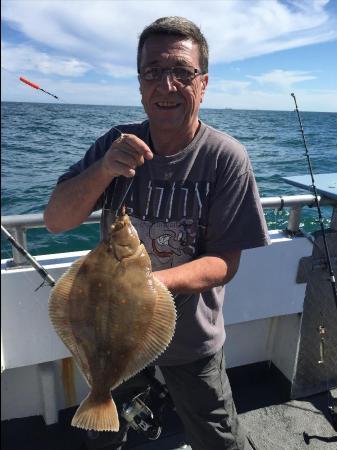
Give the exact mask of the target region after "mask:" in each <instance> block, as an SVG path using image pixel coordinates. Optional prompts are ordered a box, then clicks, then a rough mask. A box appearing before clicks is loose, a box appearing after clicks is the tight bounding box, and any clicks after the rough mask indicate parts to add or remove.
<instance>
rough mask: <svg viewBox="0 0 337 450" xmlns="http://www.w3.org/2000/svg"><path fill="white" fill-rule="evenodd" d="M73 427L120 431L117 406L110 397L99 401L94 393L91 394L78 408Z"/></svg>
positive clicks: (72, 423)
mask: <svg viewBox="0 0 337 450" xmlns="http://www.w3.org/2000/svg"><path fill="white" fill-rule="evenodd" d="M71 425H72V426H73V427H78V428H83V429H84V430H95V431H118V430H119V420H118V413H117V408H116V404H115V402H114V401H113V399H112V398H111V396H110V395H109V397H106V398H104V399H103V400H102V399H100V400H97V398H95V397H94V395H93V394H92V393H89V395H88V396H87V397H86V398H85V399H84V400H83V401H82V403H81V404H80V406H79V407H78V409H77V411H76V413H75V415H74V417H73V420H72V421H71Z"/></svg>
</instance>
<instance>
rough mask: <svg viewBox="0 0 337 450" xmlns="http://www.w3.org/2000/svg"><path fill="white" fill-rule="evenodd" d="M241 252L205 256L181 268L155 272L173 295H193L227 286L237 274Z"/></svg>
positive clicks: (234, 251)
mask: <svg viewBox="0 0 337 450" xmlns="http://www.w3.org/2000/svg"><path fill="white" fill-rule="evenodd" d="M240 256H241V250H233V251H228V252H225V253H223V254H222V255H221V256H211V255H205V256H202V257H201V258H198V259H195V260H193V261H190V262H188V263H185V264H182V265H181V266H177V267H172V268H171V269H165V270H160V271H158V272H154V275H155V277H156V278H158V279H159V280H160V281H161V282H162V283H164V284H165V286H166V287H167V288H168V289H169V290H170V291H171V292H172V294H178V293H179V294H193V293H198V292H203V291H206V290H208V289H210V288H212V287H215V286H221V285H224V284H227V283H228V282H229V281H230V280H231V279H232V278H233V277H234V275H235V274H236V272H237V270H238V268H239V264H240Z"/></svg>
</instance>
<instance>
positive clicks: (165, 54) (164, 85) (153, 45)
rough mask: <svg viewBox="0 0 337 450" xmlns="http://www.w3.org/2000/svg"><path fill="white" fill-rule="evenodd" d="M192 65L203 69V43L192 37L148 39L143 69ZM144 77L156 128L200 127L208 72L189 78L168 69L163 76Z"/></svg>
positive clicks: (148, 109)
mask: <svg viewBox="0 0 337 450" xmlns="http://www.w3.org/2000/svg"><path fill="white" fill-rule="evenodd" d="M176 66H179V67H192V68H193V69H200V63H199V47H198V45H197V44H196V43H194V42H193V41H192V40H190V39H181V38H179V37H177V36H165V35H164V36H155V37H150V38H149V39H147V40H146V41H145V44H144V47H143V49H142V53H141V59H140V71H141V73H142V71H144V70H147V69H148V68H151V67H160V68H166V69H169V68H172V67H176ZM139 80H140V92H141V95H142V103H143V106H144V109H145V112H146V113H147V115H148V118H149V121H150V126H151V129H152V130H153V131H154V130H156V131H172V132H179V130H184V131H185V132H186V131H188V130H191V131H193V132H195V131H196V127H197V126H198V113H199V108H200V103H201V102H202V99H203V97H204V93H205V89H206V86H207V82H208V76H207V75H197V76H196V77H195V78H193V79H192V80H189V81H187V82H186V81H185V82H182V81H178V80H175V79H174V78H173V77H172V75H171V74H168V73H164V74H163V77H162V79H160V80H152V81H148V80H143V79H142V78H141V77H140V78H139Z"/></svg>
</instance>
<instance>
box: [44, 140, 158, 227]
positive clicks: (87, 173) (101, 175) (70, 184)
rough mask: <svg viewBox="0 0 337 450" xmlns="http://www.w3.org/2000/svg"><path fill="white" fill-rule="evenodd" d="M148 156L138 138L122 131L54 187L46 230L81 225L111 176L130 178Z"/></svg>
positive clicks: (150, 156) (46, 211)
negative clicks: (103, 150)
mask: <svg viewBox="0 0 337 450" xmlns="http://www.w3.org/2000/svg"><path fill="white" fill-rule="evenodd" d="M152 157H153V155H152V152H151V150H150V149H149V147H148V146H147V145H146V144H145V143H144V142H143V141H142V140H141V139H139V138H138V137H137V136H134V135H131V134H128V135H125V134H124V135H123V139H122V140H117V141H115V142H113V143H112V145H111V147H110V148H109V150H108V151H107V152H106V153H105V155H104V156H103V157H102V158H101V159H100V160H98V161H96V162H95V163H94V164H92V165H91V166H90V167H88V168H87V169H86V170H84V171H83V172H82V173H80V174H79V175H77V176H75V177H73V178H71V179H69V180H65V181H63V182H62V183H60V184H58V185H57V186H56V188H55V190H54V192H53V193H52V195H51V197H50V200H49V202H48V205H47V207H46V209H45V212H44V221H45V224H46V227H47V228H48V230H49V231H52V232H53V233H58V232H61V231H67V230H70V229H72V228H75V227H77V226H79V225H81V223H82V222H83V221H84V220H85V219H86V218H87V217H88V216H89V215H90V213H91V212H92V210H93V208H94V205H95V204H96V201H97V199H98V198H99V197H100V195H101V194H102V193H103V192H104V190H105V189H106V187H107V186H108V185H109V184H110V183H111V181H112V180H113V178H115V177H117V176H120V175H122V176H125V177H133V176H134V175H135V169H136V167H137V166H140V165H141V164H143V163H144V158H146V159H151V158H152Z"/></svg>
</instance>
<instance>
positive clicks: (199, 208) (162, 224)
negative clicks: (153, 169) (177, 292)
mask: <svg viewBox="0 0 337 450" xmlns="http://www.w3.org/2000/svg"><path fill="white" fill-rule="evenodd" d="M123 188H124V189H125V185H124V186H122V185H121V184H120V185H119V186H118V183H117V184H116V185H115V187H114V194H113V196H112V199H111V203H110V205H111V206H112V208H111V206H110V213H112V214H113V215H115V214H117V210H114V209H115V208H117V207H118V204H119V199H120V198H121V197H122V195H123ZM209 193H210V182H205V181H200V182H191V181H186V182H183V181H175V182H172V183H170V182H167V181H163V180H159V181H155V180H148V181H147V184H146V185H145V186H144V185H141V183H140V182H139V180H137V178H135V179H134V181H133V184H132V186H131V189H130V190H129V192H128V195H127V196H126V198H125V205H126V211H127V213H128V214H129V216H130V217H131V220H132V223H133V225H134V227H135V228H136V230H137V232H138V235H139V238H140V240H141V241H142V242H143V243H144V245H145V247H146V249H147V251H148V253H149V255H150V258H151V260H152V265H153V270H160V269H164V268H168V267H173V266H176V265H180V264H183V263H185V262H187V261H190V260H191V259H192V258H193V257H194V256H195V255H196V253H197V252H198V250H199V249H198V248H197V244H198V242H197V240H199V239H200V236H201V235H202V234H203V232H204V229H205V226H206V216H207V205H208V199H209ZM105 205H106V206H105V209H107V206H108V205H107V202H106V204H105Z"/></svg>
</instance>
